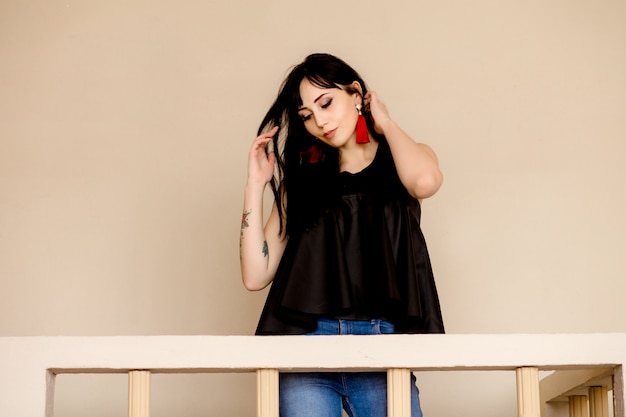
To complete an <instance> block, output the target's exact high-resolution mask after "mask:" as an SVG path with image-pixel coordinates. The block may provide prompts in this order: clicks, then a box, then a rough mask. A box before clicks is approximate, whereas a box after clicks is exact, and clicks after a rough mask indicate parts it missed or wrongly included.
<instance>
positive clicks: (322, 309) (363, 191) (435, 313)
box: [256, 142, 444, 335]
mask: <svg viewBox="0 0 626 417" xmlns="http://www.w3.org/2000/svg"><path fill="white" fill-rule="evenodd" d="M339 180H340V186H341V190H342V192H341V195H340V198H338V199H337V201H336V204H333V206H332V207H329V208H328V209H326V210H324V211H323V213H322V214H321V215H320V217H319V219H318V221H317V222H316V223H315V224H314V225H313V226H312V227H310V228H308V229H307V230H306V231H305V232H303V233H302V234H301V235H299V236H297V237H290V238H289V240H288V242H287V246H286V248H285V252H284V254H283V257H282V259H281V262H280V264H279V266H278V270H277V272H276V276H275V277H274V281H273V283H272V287H271V288H270V291H269V294H268V297H267V301H266V303H265V307H264V309H263V312H262V314H261V318H260V320H259V324H258V327H257V331H256V334H258V335H265V334H304V333H309V332H312V331H314V330H315V329H316V326H317V324H316V323H317V319H318V318H320V317H324V318H336V319H351V320H369V319H386V320H389V321H391V322H392V323H394V324H395V328H396V333H443V332H444V326H443V319H442V316H441V309H440V306H439V299H438V296H437V289H436V286H435V280H434V277H433V272H432V269H431V264H430V258H429V256H428V250H427V248H426V242H425V240H424V236H423V235H422V231H421V229H420V214H421V211H420V205H419V202H418V201H417V200H416V199H415V198H413V197H412V196H411V195H410V194H409V193H408V192H407V190H406V189H405V188H404V186H403V185H402V183H401V182H400V179H399V178H398V175H397V172H396V168H395V165H394V162H393V157H392V155H391V151H390V150H389V147H388V145H387V144H386V143H384V142H381V143H380V144H379V146H378V151H377V153H376V157H375V158H374V161H373V162H372V163H371V164H370V165H369V166H368V167H366V168H365V169H364V170H363V171H361V172H358V173H356V174H351V173H348V172H343V173H341V174H340V175H339Z"/></svg>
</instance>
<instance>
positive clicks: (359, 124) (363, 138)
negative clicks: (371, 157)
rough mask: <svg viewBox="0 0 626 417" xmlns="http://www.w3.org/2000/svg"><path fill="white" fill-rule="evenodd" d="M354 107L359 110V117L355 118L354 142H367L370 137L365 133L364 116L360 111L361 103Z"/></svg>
mask: <svg viewBox="0 0 626 417" xmlns="http://www.w3.org/2000/svg"><path fill="white" fill-rule="evenodd" d="M356 109H357V110H358V112H359V117H358V118H357V120H356V143H369V141H370V138H369V134H368V133H367V123H365V116H363V114H362V113H361V105H360V104H357V105H356Z"/></svg>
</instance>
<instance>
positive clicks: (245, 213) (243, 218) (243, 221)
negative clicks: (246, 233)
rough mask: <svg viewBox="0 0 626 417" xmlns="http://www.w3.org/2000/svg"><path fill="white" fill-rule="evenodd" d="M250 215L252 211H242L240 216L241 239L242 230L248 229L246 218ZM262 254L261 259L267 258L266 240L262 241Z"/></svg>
mask: <svg viewBox="0 0 626 417" xmlns="http://www.w3.org/2000/svg"><path fill="white" fill-rule="evenodd" d="M250 213H252V210H244V211H243V214H242V215H241V239H243V229H247V228H248V227H250V224H249V223H248V216H249V215H250ZM239 247H240V248H241V242H239ZM261 250H262V252H263V257H265V258H267V256H268V254H269V248H268V247H267V240H264V241H263V248H262V249H261Z"/></svg>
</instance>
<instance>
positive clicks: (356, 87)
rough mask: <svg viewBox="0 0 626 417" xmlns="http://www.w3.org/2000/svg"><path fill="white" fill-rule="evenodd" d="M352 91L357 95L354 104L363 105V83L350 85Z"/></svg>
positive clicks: (356, 82)
mask: <svg viewBox="0 0 626 417" xmlns="http://www.w3.org/2000/svg"><path fill="white" fill-rule="evenodd" d="M350 90H352V91H354V93H353V94H355V98H354V104H355V105H356V104H363V88H361V83H359V82H358V81H354V82H353V83H352V84H350Z"/></svg>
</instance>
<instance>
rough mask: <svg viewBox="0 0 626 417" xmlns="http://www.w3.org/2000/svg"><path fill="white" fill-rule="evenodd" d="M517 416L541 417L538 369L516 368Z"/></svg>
mask: <svg viewBox="0 0 626 417" xmlns="http://www.w3.org/2000/svg"><path fill="white" fill-rule="evenodd" d="M515 373H516V377H517V416H518V417H541V411H540V410H541V403H540V400H539V369H538V368H534V367H524V368H517V370H516V371H515Z"/></svg>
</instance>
